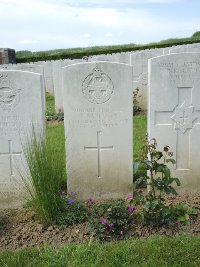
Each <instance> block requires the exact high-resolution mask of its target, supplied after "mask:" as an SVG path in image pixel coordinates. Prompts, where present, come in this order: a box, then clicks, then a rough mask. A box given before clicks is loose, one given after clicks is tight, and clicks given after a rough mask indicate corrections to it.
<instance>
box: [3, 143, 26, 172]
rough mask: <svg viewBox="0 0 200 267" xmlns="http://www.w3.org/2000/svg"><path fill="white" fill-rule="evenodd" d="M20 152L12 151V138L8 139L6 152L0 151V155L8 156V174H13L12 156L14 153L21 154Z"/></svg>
mask: <svg viewBox="0 0 200 267" xmlns="http://www.w3.org/2000/svg"><path fill="white" fill-rule="evenodd" d="M21 154H22V152H14V151H13V146H12V140H8V152H5V153H1V152H0V156H8V157H9V161H10V175H11V176H14V175H15V174H14V166H13V156H15V155H21Z"/></svg>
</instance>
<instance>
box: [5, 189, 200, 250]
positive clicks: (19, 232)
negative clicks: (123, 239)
mask: <svg viewBox="0 0 200 267" xmlns="http://www.w3.org/2000/svg"><path fill="white" fill-rule="evenodd" d="M167 202H168V203H169V204H170V203H187V204H188V205H190V206H193V207H196V208H197V209H198V211H200V194H184V195H178V196H169V197H168V200H167ZM199 213H200V212H199ZM87 226H88V225H87V223H82V224H78V225H74V226H70V227H67V226H65V225H51V226H44V225H42V224H40V223H39V222H38V221H37V220H36V218H35V214H34V212H32V211H30V210H27V209H21V210H0V249H18V248H25V247H35V246H41V245H43V244H45V243H48V244H49V245H51V246H52V247H60V246H63V245H65V244H66V243H72V242H75V243H85V242H89V241H90V240H93V238H94V237H93V236H92V234H91V233H89V231H88V227H87ZM155 233H158V234H161V235H169V236H174V235H175V234H179V233H180V234H181V233H189V234H194V235H200V214H198V216H197V218H196V219H195V220H194V221H192V222H191V224H190V225H189V226H188V225H183V224H180V223H177V224H175V225H174V226H173V227H162V228H160V229H159V230H158V231H157V230H156V229H155V228H151V227H147V226H143V225H141V224H137V225H135V224H134V225H133V227H132V229H131V231H130V232H129V233H128V235H127V236H128V237H148V236H150V235H152V234H155Z"/></svg>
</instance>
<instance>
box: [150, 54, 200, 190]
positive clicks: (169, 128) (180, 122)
mask: <svg viewBox="0 0 200 267" xmlns="http://www.w3.org/2000/svg"><path fill="white" fill-rule="evenodd" d="M148 131H149V137H150V138H156V140H157V142H158V144H159V145H160V148H161V147H164V146H165V145H169V146H170V148H171V150H172V151H173V152H174V158H175V160H176V166H175V169H174V170H173V172H172V175H173V177H178V178H180V181H181V183H182V186H181V187H180V191H187V192H200V176H199V163H200V138H199V136H200V53H180V54H171V55H168V56H161V57H157V58H153V59H151V60H150V61H149V111H148Z"/></svg>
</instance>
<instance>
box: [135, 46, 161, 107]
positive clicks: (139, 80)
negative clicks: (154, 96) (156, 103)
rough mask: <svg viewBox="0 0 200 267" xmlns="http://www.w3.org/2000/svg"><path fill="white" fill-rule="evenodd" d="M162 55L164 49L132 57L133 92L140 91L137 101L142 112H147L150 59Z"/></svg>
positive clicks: (136, 54)
mask: <svg viewBox="0 0 200 267" xmlns="http://www.w3.org/2000/svg"><path fill="white" fill-rule="evenodd" d="M160 55H163V49H150V50H143V51H139V52H135V53H133V54H132V55H131V65H132V66H133V91H135V90H136V89H139V94H138V98H137V101H138V104H139V106H140V108H141V109H142V110H147V83H148V59H150V58H152V57H156V56H160Z"/></svg>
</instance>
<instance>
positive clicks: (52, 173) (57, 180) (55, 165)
mask: <svg viewBox="0 0 200 267" xmlns="http://www.w3.org/2000/svg"><path fill="white" fill-rule="evenodd" d="M24 154H25V158H26V161H27V165H28V172H27V175H28V177H29V179H26V177H22V178H23V181H24V185H25V189H26V191H27V192H28V196H29V201H30V205H31V206H32V208H33V209H34V210H35V212H36V214H37V216H38V218H39V219H40V220H41V222H42V223H45V224H50V223H53V222H54V220H55V218H56V217H57V216H58V214H59V213H60V212H61V211H62V210H63V208H64V201H63V197H62V195H61V192H60V188H61V185H62V181H63V173H64V171H63V166H62V164H61V162H62V161H61V160H60V158H59V157H58V156H57V154H56V153H54V150H53V146H52V147H51V148H48V149H47V144H46V142H45V140H44V139H43V138H42V137H38V136H37V135H36V133H35V131H34V130H33V135H32V138H31V139H30V140H28V142H27V144H26V145H25V146H24Z"/></svg>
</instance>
